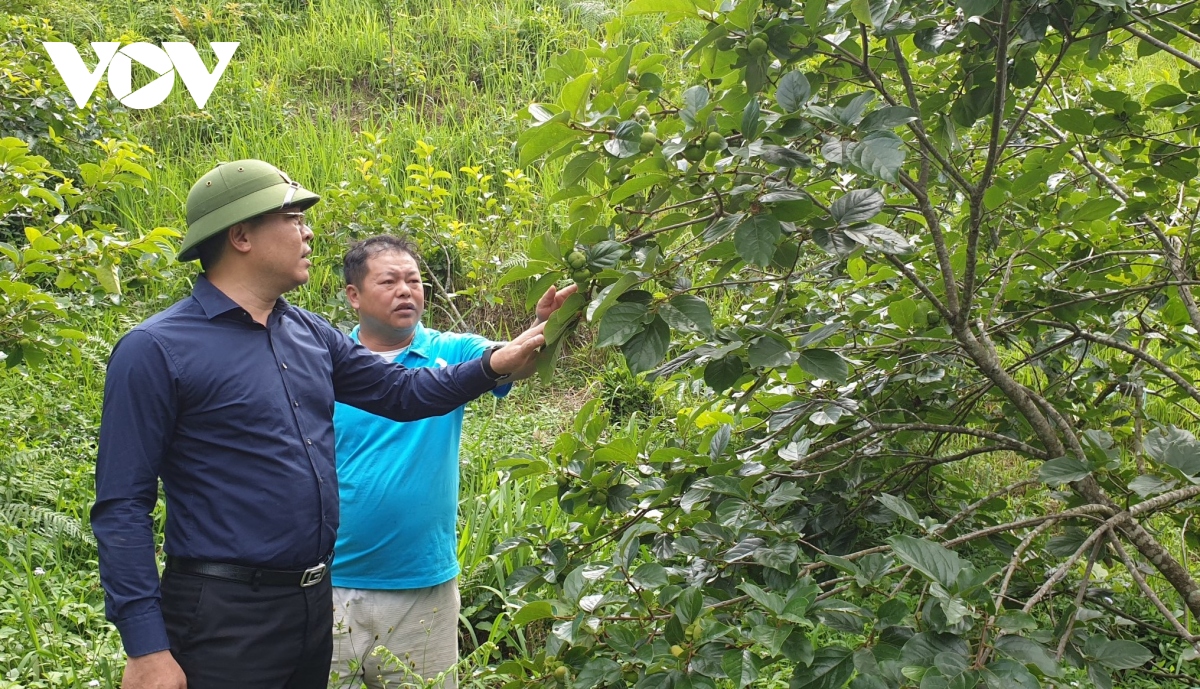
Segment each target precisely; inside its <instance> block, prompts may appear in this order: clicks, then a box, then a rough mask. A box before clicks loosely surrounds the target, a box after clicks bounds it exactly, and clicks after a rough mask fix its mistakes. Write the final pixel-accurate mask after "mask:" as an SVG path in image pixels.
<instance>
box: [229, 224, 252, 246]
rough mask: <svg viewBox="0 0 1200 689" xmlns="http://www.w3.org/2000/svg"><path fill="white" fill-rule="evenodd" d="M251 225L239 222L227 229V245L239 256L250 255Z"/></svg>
mask: <svg viewBox="0 0 1200 689" xmlns="http://www.w3.org/2000/svg"><path fill="white" fill-rule="evenodd" d="M252 227H253V225H251V223H248V222H240V223H238V224H236V225H234V226H233V227H230V228H229V245H230V246H232V247H233V249H234V251H237V252H238V253H241V254H248V253H250V230H251V229H252Z"/></svg>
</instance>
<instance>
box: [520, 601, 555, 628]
mask: <svg viewBox="0 0 1200 689" xmlns="http://www.w3.org/2000/svg"><path fill="white" fill-rule="evenodd" d="M548 617H554V608H552V607H550V602H549V601H544V600H538V601H533V602H532V603H526V604H525V605H523V606H521V609H520V610H518V611H517V614H515V615H513V618H512V620H513V624H516V625H524V624H529V623H530V622H535V621H537V620H544V619H546V618H548Z"/></svg>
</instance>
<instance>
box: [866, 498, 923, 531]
mask: <svg viewBox="0 0 1200 689" xmlns="http://www.w3.org/2000/svg"><path fill="white" fill-rule="evenodd" d="M875 499H876V500H878V501H879V502H880V503H882V504H883V506H884V507H886V508H888V509H889V510H891V511H892V512H895V513H896V514H897V515H899V516H900V517H903V518H904V519H907V520H908V521H910V522H912V523H913V524H920V523H921V515H919V514H917V510H916V509H915V508H914V507H913V506H912V505H910V504H908V501H907V500H905V499H904V498H900V497H896V496H895V495H891V494H889V493H880V494H879V495H876V496H875Z"/></svg>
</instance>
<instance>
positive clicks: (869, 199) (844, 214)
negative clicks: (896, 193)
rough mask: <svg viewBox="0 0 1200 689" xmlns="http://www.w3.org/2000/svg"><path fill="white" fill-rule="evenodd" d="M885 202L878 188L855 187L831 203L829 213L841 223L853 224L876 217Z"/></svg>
mask: <svg viewBox="0 0 1200 689" xmlns="http://www.w3.org/2000/svg"><path fill="white" fill-rule="evenodd" d="M883 203H884V201H883V194H880V193H879V190H878V189H855V190H854V191H851V192H850V193H848V194H846V195H845V196H842V197H840V198H838V199H837V200H836V201H834V202H833V203H831V204H829V214H830V215H831V216H833V219H834V220H835V221H837V223H838V224H839V225H853V224H854V223H859V222H866V221H867V220H870V219H871V218H874V217H875V216H876V215H877V214H878V213H879V211H881V210H883Z"/></svg>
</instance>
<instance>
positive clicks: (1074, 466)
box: [1038, 457, 1092, 486]
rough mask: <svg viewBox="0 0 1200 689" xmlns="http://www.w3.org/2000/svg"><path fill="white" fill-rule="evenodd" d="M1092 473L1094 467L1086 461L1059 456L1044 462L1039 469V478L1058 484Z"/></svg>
mask: <svg viewBox="0 0 1200 689" xmlns="http://www.w3.org/2000/svg"><path fill="white" fill-rule="evenodd" d="M1090 473H1092V468H1091V467H1089V466H1088V465H1087V464H1086V463H1084V462H1081V461H1079V460H1078V459H1075V458H1074V457H1059V458H1058V459H1052V460H1050V461H1048V462H1046V463H1044V464H1042V466H1041V468H1040V469H1039V470H1038V478H1040V479H1041V480H1042V482H1043V483H1047V484H1049V485H1052V486H1058V485H1062V484H1064V483H1072V482H1074V481H1078V480H1080V479H1083V478H1086V477H1087V475H1088V474H1090Z"/></svg>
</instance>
